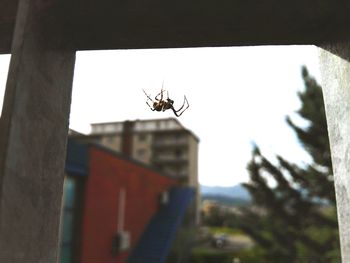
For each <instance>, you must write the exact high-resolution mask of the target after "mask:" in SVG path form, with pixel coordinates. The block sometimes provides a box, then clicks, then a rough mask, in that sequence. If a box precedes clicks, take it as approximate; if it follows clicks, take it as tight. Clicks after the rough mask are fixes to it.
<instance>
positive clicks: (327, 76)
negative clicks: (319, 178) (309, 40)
mask: <svg viewBox="0 0 350 263" xmlns="http://www.w3.org/2000/svg"><path fill="white" fill-rule="evenodd" d="M323 48H324V49H323V50H321V51H320V62H321V73H322V88H323V96H324V101H325V107H326V116H327V124H328V133H329V139H330V147H331V153H332V164H333V170H334V184H335V192H336V200H337V212H338V223H339V231H340V245H341V254H342V262H344V263H346V262H350V220H349V219H350V63H349V61H350V42H342V43H335V44H329V45H325V46H323ZM325 49H326V50H328V51H326V50H325Z"/></svg>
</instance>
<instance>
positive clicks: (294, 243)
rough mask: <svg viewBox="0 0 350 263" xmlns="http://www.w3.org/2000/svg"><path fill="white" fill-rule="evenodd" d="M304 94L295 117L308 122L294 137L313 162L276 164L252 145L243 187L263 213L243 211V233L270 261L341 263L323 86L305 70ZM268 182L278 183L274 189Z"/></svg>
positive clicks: (296, 128)
mask: <svg viewBox="0 0 350 263" xmlns="http://www.w3.org/2000/svg"><path fill="white" fill-rule="evenodd" d="M302 77H303V80H304V83H305V90H304V91H302V92H299V93H298V96H299V98H300V100H301V103H302V106H301V108H300V109H299V110H298V111H297V113H298V114H299V115H300V117H302V118H303V119H305V120H306V121H307V123H308V125H307V127H306V128H305V127H299V126H298V125H296V124H295V123H294V122H293V121H292V120H291V118H290V117H287V118H286V122H287V123H288V124H289V126H290V127H291V128H292V129H293V130H294V131H295V132H296V134H297V137H298V139H299V141H300V143H301V145H302V146H303V148H304V149H305V150H306V151H307V152H308V153H309V154H310V156H311V158H312V162H311V163H310V164H307V165H304V166H301V165H297V164H294V163H291V162H289V161H287V160H286V159H284V158H283V157H282V156H277V158H276V159H277V162H276V163H277V164H275V163H272V162H271V161H269V160H268V159H267V158H265V157H264V156H263V155H262V153H261V152H260V149H259V147H258V146H254V149H253V152H252V159H251V161H250V162H249V164H248V167H247V168H248V171H249V174H250V182H249V183H246V184H243V185H244V186H245V187H246V189H248V191H249V192H250V194H251V196H252V198H253V203H254V205H255V206H256V207H259V208H260V210H258V211H260V212H256V211H254V210H247V211H245V216H244V220H242V223H241V227H242V229H243V230H244V231H245V232H246V233H247V234H249V235H250V236H251V237H252V238H253V239H254V240H255V241H256V243H257V244H258V246H259V247H260V248H262V249H263V251H264V254H265V255H266V259H267V260H268V262H288V263H289V262H291V263H294V262H298V263H300V262H307V263H310V262H317V263H321V262H327V263H328V262H333V261H334V262H339V261H340V260H339V257H340V256H339V254H340V253H339V236H338V225H337V219H336V207H335V193H334V185H333V177H332V164H331V158H330V150H329V141H328V134H327V123H326V117H325V109H324V103H323V97H322V90H321V87H320V86H319V85H318V84H317V82H316V80H315V79H314V78H313V77H312V76H310V75H309V73H308V70H307V69H306V67H303V68H302ZM268 179H269V180H270V181H271V179H273V181H274V182H275V184H274V186H271V183H270V184H269V183H268Z"/></svg>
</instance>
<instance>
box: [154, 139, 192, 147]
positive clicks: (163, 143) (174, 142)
mask: <svg viewBox="0 0 350 263" xmlns="http://www.w3.org/2000/svg"><path fill="white" fill-rule="evenodd" d="M187 145H188V140H187V138H179V139H175V138H164V139H156V140H155V141H154V143H153V147H155V148H164V147H167V148H168V147H178V146H187Z"/></svg>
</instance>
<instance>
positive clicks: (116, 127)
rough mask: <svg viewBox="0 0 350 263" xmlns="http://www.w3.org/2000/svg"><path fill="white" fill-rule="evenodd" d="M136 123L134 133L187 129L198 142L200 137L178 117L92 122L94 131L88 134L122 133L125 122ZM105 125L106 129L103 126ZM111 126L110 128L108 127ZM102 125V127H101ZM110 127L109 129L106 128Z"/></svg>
mask: <svg viewBox="0 0 350 263" xmlns="http://www.w3.org/2000/svg"><path fill="white" fill-rule="evenodd" d="M128 122H129V123H134V127H133V130H132V132H133V133H143V132H174V131H185V132H187V133H188V134H190V135H191V136H192V137H193V138H194V139H195V140H196V141H197V142H199V138H198V136H197V135H195V134H194V133H193V132H192V131H191V130H189V129H187V128H185V127H184V126H183V125H182V124H181V122H180V121H179V120H178V119H176V118H162V119H144V120H140V119H136V120H130V121H129V120H127V121H118V122H102V123H92V124H91V127H92V131H91V133H90V134H89V135H88V136H98V135H108V134H115V133H117V134H118V133H122V132H123V127H124V124H125V123H128ZM102 126H105V129H103V128H102ZM108 126H109V128H108ZM100 127H101V129H99V128H100ZM106 128H108V129H106Z"/></svg>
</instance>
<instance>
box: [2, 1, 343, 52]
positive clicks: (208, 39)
mask: <svg viewBox="0 0 350 263" xmlns="http://www.w3.org/2000/svg"><path fill="white" fill-rule="evenodd" d="M17 2H18V0H0V40H1V41H0V53H9V52H10V50H9V46H10V41H11V34H12V30H13V29H12V28H13V24H14V23H13V21H14V18H15V13H14V12H13V10H14V9H13V8H12V5H16V3H17ZM43 2H44V1H43ZM47 2H50V1H47ZM56 2H67V3H66V4H65V5H64V6H63V5H62V8H63V9H64V10H63V12H64V13H65V20H66V21H65V23H66V24H67V26H66V28H67V29H68V30H67V32H66V33H67V36H66V37H67V39H70V40H72V39H73V40H74V44H75V48H76V49H77V50H95V49H123V48H179V47H204V46H205V47H211V46H249V45H291V44H316V45H319V44H321V43H324V42H329V41H331V40H341V39H348V38H349V35H348V28H349V26H350V16H349V15H348V14H349V13H350V3H349V2H347V1H334V0H322V1H320V0H293V1H291V0H264V1H258V0H216V1H213V0H200V1H199V0H176V1H160V0H144V1H134V0H75V1H66V0H56ZM48 12H51V10H49V11H48Z"/></svg>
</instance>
